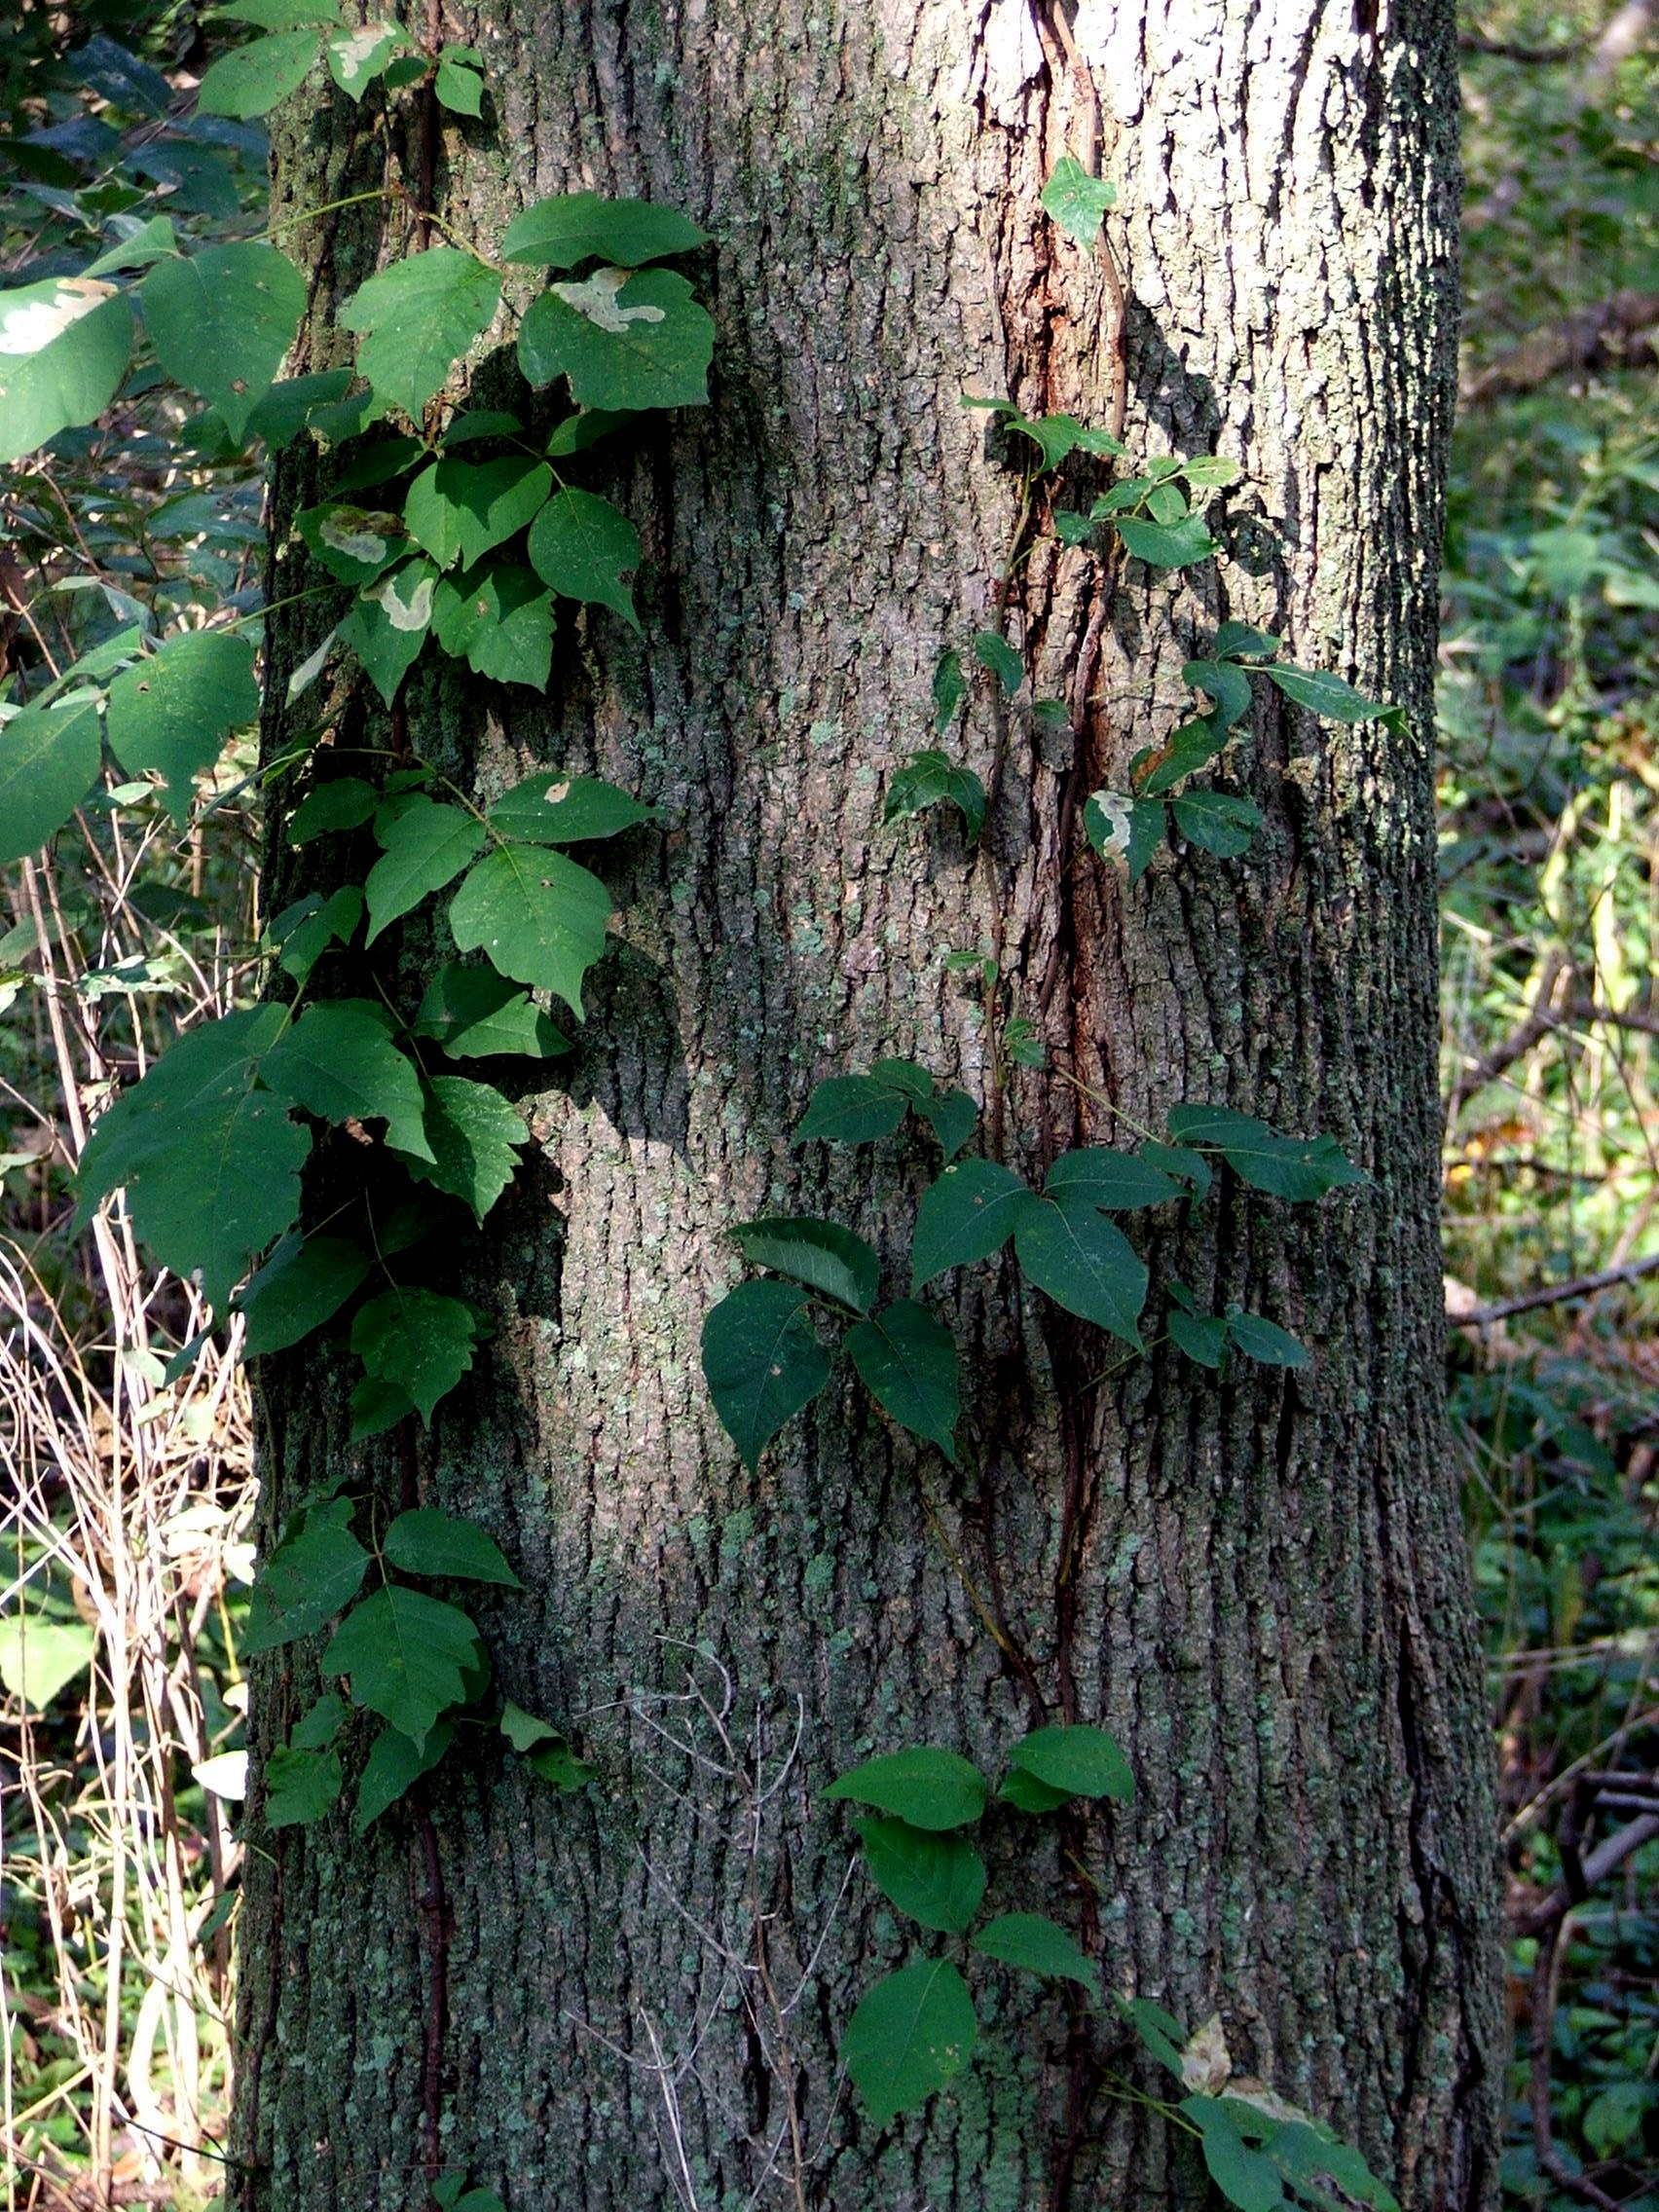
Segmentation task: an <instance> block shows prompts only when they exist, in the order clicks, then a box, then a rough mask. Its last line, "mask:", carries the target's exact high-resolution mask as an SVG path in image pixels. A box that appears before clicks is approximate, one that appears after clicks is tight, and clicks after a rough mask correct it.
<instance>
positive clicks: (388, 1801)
mask: <svg viewBox="0 0 1659 2212" xmlns="http://www.w3.org/2000/svg"><path fill="white" fill-rule="evenodd" d="M454 1739H455V1723H454V1722H453V1721H451V1720H439V1721H437V1722H435V1723H434V1724H433V1726H432V1728H431V1729H430V1730H429V1731H428V1733H427V1736H426V1740H425V1743H424V1745H422V1744H417V1743H415V1742H414V1741H413V1740H412V1739H411V1738H410V1737H408V1736H405V1735H404V1734H403V1733H402V1732H401V1731H400V1730H399V1729H396V1728H383V1729H382V1730H381V1732H380V1734H379V1735H378V1736H377V1737H376V1738H375V1740H374V1743H373V1744H372V1745H371V1747H370V1750H369V1755H368V1758H367V1759H366V1760H365V1761H364V1764H363V1773H362V1779H361V1781H359V1783H358V1784H357V1809H356V1811H355V1813H354V1814H353V1815H352V1817H351V1832H352V1833H353V1835H362V1834H363V1833H364V1832H365V1830H366V1829H368V1828H370V1827H372V1826H373V1825H374V1824H375V1822H376V1821H378V1820H379V1819H380V1817H381V1815H382V1814H383V1813H384V1812H386V1811H387V1810H388V1809H389V1808H390V1807H391V1806H393V1805H395V1804H396V1803H397V1800H398V1799H399V1798H400V1797H402V1796H405V1795H407V1793H408V1792H409V1791H410V1790H411V1789H413V1788H414V1787H415V1785H416V1783H418V1782H419V1781H420V1779H421V1777H422V1776H423V1775H424V1774H430V1773H431V1771H432V1769H433V1767H435V1766H436V1765H437V1763H438V1761H439V1759H441V1758H442V1757H443V1755H444V1753H445V1752H446V1751H448V1750H449V1748H450V1745H451V1743H452V1742H453V1741H454Z"/></svg>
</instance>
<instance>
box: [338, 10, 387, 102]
mask: <svg viewBox="0 0 1659 2212" xmlns="http://www.w3.org/2000/svg"><path fill="white" fill-rule="evenodd" d="M402 44H403V32H402V31H401V30H400V29H399V28H398V26H397V24H396V23H364V24H363V25H362V26H361V27H360V28H359V27H358V26H356V25H351V26H350V27H345V26H343V27H342V28H341V29H340V30H337V31H335V32H333V33H332V34H331V35H330V37H329V39H328V43H327V45H326V47H325V48H324V52H325V53H326V55H327V56H328V74H329V75H330V76H331V77H332V78H333V79H334V82H335V83H336V84H337V85H338V86H339V87H340V90H341V91H342V92H344V93H345V94H346V95H347V97H348V98H349V99H353V100H360V99H361V98H362V96H363V94H364V93H365V92H367V91H368V89H369V87H370V86H371V85H372V84H373V83H374V81H375V79H376V78H377V77H378V76H380V75H381V74H382V72H383V71H384V70H385V68H386V65H387V62H388V61H389V60H390V59H391V57H392V55H394V54H395V53H396V52H397V50H398V48H399V47H400V46H401V45H402Z"/></svg>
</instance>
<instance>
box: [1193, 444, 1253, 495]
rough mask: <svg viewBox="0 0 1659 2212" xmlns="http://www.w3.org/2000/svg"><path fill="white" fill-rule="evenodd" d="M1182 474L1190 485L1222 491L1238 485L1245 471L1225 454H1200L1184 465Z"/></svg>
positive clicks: (1207, 489)
mask: <svg viewBox="0 0 1659 2212" xmlns="http://www.w3.org/2000/svg"><path fill="white" fill-rule="evenodd" d="M1181 473H1182V475H1183V476H1184V477H1185V478H1186V479H1187V482H1188V483H1189V484H1197V485H1201V486H1202V487H1203V488H1204V489H1205V490H1206V491H1222V490H1225V488H1226V487H1227V486H1228V485H1229V484H1236V483H1237V481H1238V479H1239V477H1240V476H1242V475H1243V473H1244V471H1243V470H1242V469H1241V468H1240V467H1239V465H1238V463H1237V461H1229V460H1228V459H1227V457H1226V455H1225V454H1219V453H1198V454H1194V456H1193V457H1192V459H1191V460H1190V461H1185V462H1183V463H1182V467H1181Z"/></svg>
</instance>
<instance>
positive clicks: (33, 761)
mask: <svg viewBox="0 0 1659 2212" xmlns="http://www.w3.org/2000/svg"><path fill="white" fill-rule="evenodd" d="M99 759H100V754H99V750H98V705H97V700H96V699H95V698H88V697H87V695H86V694H85V693H82V694H81V695H80V696H79V697H78V698H74V699H64V700H60V701H58V702H57V703H56V704H55V705H54V706H50V707H24V708H23V709H22V711H21V712H20V713H18V714H16V715H14V716H13V717H12V719H11V720H10V721H9V722H7V723H6V724H5V725H4V727H0V862H6V861H20V860H26V859H28V857H29V856H30V855H31V854H32V853H35V852H38V851H39V849H40V847H41V846H42V845H44V844H45V843H46V840H47V839H48V838H49V837H51V836H55V834H56V832H57V831H58V830H61V829H62V827H63V825H64V823H65V822H67V821H68V819H69V817H70V815H72V814H73V813H74V811H75V809H76V808H77V807H78V806H79V805H80V803H81V801H82V800H83V799H84V798H85V797H86V795H87V793H88V792H89V791H91V789H92V785H93V784H94V783H95V782H96V780H97V773H98V762H99Z"/></svg>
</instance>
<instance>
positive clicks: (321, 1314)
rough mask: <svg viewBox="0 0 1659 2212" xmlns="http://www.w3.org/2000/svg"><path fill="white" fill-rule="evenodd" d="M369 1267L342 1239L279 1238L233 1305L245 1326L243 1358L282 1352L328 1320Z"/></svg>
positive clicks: (362, 1254) (357, 1250) (358, 1249)
mask: <svg viewBox="0 0 1659 2212" xmlns="http://www.w3.org/2000/svg"><path fill="white" fill-rule="evenodd" d="M370 1264H371V1263H370V1260H369V1255H368V1254H367V1253H366V1252H365V1251H363V1250H362V1249H361V1247H360V1246H358V1245H356V1244H353V1243H351V1242H350V1241H349V1239H347V1238H346V1237H344V1236H308V1237H306V1238H305V1239H304V1240H303V1241H302V1240H301V1239H300V1238H299V1237H298V1236H296V1235H292V1234H290V1235H288V1236H285V1237H284V1238H283V1239H282V1241H281V1243H280V1244H278V1245H277V1247H276V1251H275V1252H274V1253H273V1254H272V1255H271V1257H270V1259H269V1260H267V1261H266V1263H265V1265H264V1267H262V1268H261V1269H260V1271H259V1272H258V1273H257V1274H256V1275H254V1276H253V1277H252V1278H251V1280H250V1281H249V1282H248V1284H247V1286H246V1288H245V1289H244V1290H243V1291H242V1293H241V1295H240V1298H239V1299H238V1300H237V1303H236V1310H237V1311H238V1312H239V1313H240V1314H242V1315H243V1316H244V1317H245V1319H246V1321H247V1336H246V1339H245V1343H244V1349H245V1351H246V1353H247V1356H248V1357H249V1358H250V1359H256V1358H258V1357H259V1356H260V1354H261V1353H263V1352H272V1351H285V1350H286V1349H287V1347H288V1346H290V1345H297V1344H298V1343H299V1341H300V1339H301V1338H302V1337H309V1336H310V1335H311V1333H312V1331H313V1329H319V1328H321V1326H322V1324H323V1323H324V1321H329V1320H332V1319H333V1317H334V1315H335V1314H336V1313H338V1312H339V1310H340V1309H341V1307H343V1306H344V1305H345V1303H346V1301H347V1300H348V1299H349V1298H350V1296H351V1293H352V1292H353V1291H354V1290H355V1289H356V1288H357V1287H358V1285H359V1284H360V1283H361V1282H362V1281H363V1279H364V1277H365V1276H366V1275H367V1273H368V1272H369V1267H370Z"/></svg>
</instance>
